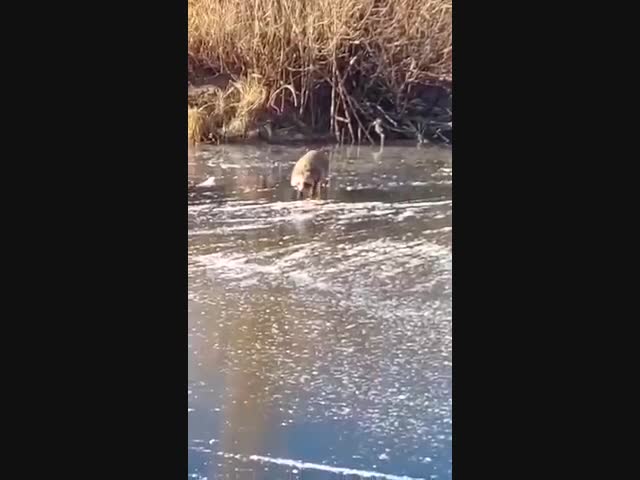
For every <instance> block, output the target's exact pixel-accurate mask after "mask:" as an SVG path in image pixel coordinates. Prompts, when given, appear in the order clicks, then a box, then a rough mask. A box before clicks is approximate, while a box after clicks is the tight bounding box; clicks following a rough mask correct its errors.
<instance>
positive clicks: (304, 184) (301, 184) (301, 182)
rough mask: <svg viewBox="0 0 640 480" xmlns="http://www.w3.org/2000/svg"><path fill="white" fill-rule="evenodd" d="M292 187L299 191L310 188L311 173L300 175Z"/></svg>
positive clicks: (305, 190)
mask: <svg viewBox="0 0 640 480" xmlns="http://www.w3.org/2000/svg"><path fill="white" fill-rule="evenodd" d="M293 187H294V188H295V189H296V191H298V192H299V193H305V192H307V191H309V190H311V187H313V177H311V175H309V174H307V175H305V176H304V177H300V178H299V179H298V181H297V183H296V184H295V185H294V186H293Z"/></svg>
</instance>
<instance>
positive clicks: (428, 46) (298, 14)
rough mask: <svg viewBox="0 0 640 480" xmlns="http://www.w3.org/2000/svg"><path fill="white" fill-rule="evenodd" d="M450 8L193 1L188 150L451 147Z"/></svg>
mask: <svg viewBox="0 0 640 480" xmlns="http://www.w3.org/2000/svg"><path fill="white" fill-rule="evenodd" d="M451 63H452V42H451V0H422V1H418V0H393V1H392V0H321V1H318V2H304V1H302V0H277V1H276V0H265V1H264V2H259V3H247V2H242V1H239V0H189V63H188V68H189V92H188V98H189V112H188V115H189V132H188V135H189V140H190V141H191V142H193V143H197V142H215V143H226V142H236V141H243V142H244V141H253V140H255V141H259V140H266V141H269V142H271V143H290V142H295V141H307V142H309V141H334V142H344V143H379V142H380V141H381V140H382V139H381V137H380V134H382V135H384V139H385V140H393V139H413V140H415V141H417V142H420V143H423V142H429V141H431V142H450V141H451V138H452V114H451V103H452V101H451V96H452V93H451V76H452V70H451Z"/></svg>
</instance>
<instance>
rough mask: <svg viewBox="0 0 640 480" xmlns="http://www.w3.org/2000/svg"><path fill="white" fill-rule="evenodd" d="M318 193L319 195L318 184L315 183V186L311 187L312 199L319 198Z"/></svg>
mask: <svg viewBox="0 0 640 480" xmlns="http://www.w3.org/2000/svg"><path fill="white" fill-rule="evenodd" d="M317 193H318V182H313V186H312V187H311V197H312V198H315V197H317V196H318V195H317Z"/></svg>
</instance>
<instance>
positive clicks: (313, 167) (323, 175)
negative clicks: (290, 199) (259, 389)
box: [291, 150, 329, 199]
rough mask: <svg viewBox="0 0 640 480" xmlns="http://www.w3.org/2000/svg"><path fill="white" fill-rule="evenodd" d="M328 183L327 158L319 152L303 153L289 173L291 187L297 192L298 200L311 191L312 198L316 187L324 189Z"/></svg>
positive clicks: (316, 190) (316, 189)
mask: <svg viewBox="0 0 640 480" xmlns="http://www.w3.org/2000/svg"><path fill="white" fill-rule="evenodd" d="M328 182H329V157H328V156H327V154H326V153H325V152H323V151H321V150H311V151H309V152H307V153H305V154H304V155H303V156H302V157H300V160H298V162H297V163H296V164H295V166H294V167H293V171H292V172H291V186H292V187H293V188H295V189H296V191H297V192H298V199H301V198H303V196H304V192H305V191H307V190H311V196H312V197H314V196H316V193H318V187H319V186H320V187H326V186H327V184H328Z"/></svg>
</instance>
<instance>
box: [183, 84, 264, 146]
mask: <svg viewBox="0 0 640 480" xmlns="http://www.w3.org/2000/svg"><path fill="white" fill-rule="evenodd" d="M266 100H267V89H266V87H265V86H264V84H263V83H262V81H261V80H260V79H259V78H257V77H254V76H250V77H247V78H244V79H241V80H238V81H235V82H232V83H230V84H229V86H228V87H227V88H226V89H225V90H222V89H220V88H212V89H210V90H208V91H207V93H206V94H205V95H203V96H202V97H200V98H199V99H197V101H196V102H195V104H194V105H191V106H189V108H188V137H189V142H191V143H197V142H200V141H203V140H211V141H218V142H219V141H221V140H226V139H229V138H238V137H244V136H246V135H247V133H248V131H249V130H250V129H252V128H255V127H257V119H258V118H259V116H260V114H261V113H262V112H263V110H264V107H265V102H266Z"/></svg>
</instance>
